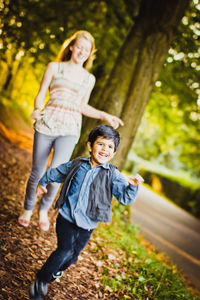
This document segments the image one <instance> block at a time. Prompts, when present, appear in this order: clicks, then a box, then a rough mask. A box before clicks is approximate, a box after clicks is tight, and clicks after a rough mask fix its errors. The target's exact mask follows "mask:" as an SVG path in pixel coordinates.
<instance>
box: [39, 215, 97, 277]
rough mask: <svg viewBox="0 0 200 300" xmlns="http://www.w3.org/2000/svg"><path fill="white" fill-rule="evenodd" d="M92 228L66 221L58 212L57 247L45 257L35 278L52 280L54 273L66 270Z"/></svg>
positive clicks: (75, 258) (73, 260)
mask: <svg viewBox="0 0 200 300" xmlns="http://www.w3.org/2000/svg"><path fill="white" fill-rule="evenodd" d="M92 232H93V229H92V230H86V229H83V228H80V227H78V226H76V225H75V224H73V223H70V222H68V221H67V220H66V219H64V218H63V217H62V216H61V215H60V214H59V215H58V217H57V222H56V233H57V239H58V245H57V249H56V250H55V251H54V252H52V254H51V255H50V256H49V258H48V259H47V261H46V263H45V264H44V265H43V267H42V268H41V270H40V271H39V272H38V273H37V278H38V279H39V280H40V281H43V282H45V283H50V282H52V281H53V280H54V276H53V275H54V274H56V273H57V272H59V271H64V270H66V269H67V268H68V267H69V266H70V265H71V264H73V263H75V262H76V261H77V259H78V256H79V254H80V252H81V250H82V249H83V248H84V247H85V246H86V244H87V242H88V241H89V239H90V237H91V234H92Z"/></svg>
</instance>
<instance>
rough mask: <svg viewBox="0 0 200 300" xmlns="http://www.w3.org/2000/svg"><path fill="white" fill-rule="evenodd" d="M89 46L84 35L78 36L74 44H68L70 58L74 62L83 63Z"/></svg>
mask: <svg viewBox="0 0 200 300" xmlns="http://www.w3.org/2000/svg"><path fill="white" fill-rule="evenodd" d="M91 47H92V45H91V42H90V41H88V40H86V39H85V38H84V37H79V38H78V39H77V40H76V42H75V43H74V45H72V46H70V50H71V51H72V54H71V59H70V60H72V61H73V62H74V63H76V64H79V65H83V64H84V62H85V61H86V60H87V59H88V57H89V55H90V52H91Z"/></svg>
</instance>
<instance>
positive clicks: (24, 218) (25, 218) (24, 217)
mask: <svg viewBox="0 0 200 300" xmlns="http://www.w3.org/2000/svg"><path fill="white" fill-rule="evenodd" d="M31 216H32V210H26V209H25V210H24V211H23V213H22V214H21V215H20V216H19V218H18V223H19V224H20V225H22V226H24V227H28V226H29V224H30V219H31Z"/></svg>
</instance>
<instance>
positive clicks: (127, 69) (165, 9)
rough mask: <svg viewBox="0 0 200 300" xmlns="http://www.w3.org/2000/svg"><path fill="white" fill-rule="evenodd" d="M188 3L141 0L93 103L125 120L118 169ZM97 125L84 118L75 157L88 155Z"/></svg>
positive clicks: (117, 155) (121, 129) (175, 0)
mask: <svg viewBox="0 0 200 300" xmlns="http://www.w3.org/2000/svg"><path fill="white" fill-rule="evenodd" d="M189 2H190V1H189V0H168V1H166V0H148V1H146V0H142V1H141V6H140V12H139V15H138V16H137V18H136V20H135V24H134V26H133V27H132V28H131V30H130V32H129V34H128V35H127V38H126V40H125V42H124V44H123V46H122V48H121V51H120V53H119V56H118V58H117V61H116V63H115V66H114V68H113V70H112V72H111V75H110V77H109V80H108V82H107V84H106V86H105V88H104V91H103V93H102V96H101V98H100V99H98V103H95V102H96V101H92V102H91V103H90V104H91V105H94V106H95V107H97V108H100V109H102V110H105V111H106V112H109V113H111V114H114V115H117V116H119V117H120V118H122V119H123V121H124V123H125V125H124V127H121V128H120V129H119V132H120V135H121V145H120V148H119V150H118V151H117V154H116V156H115V158H114V160H113V162H114V163H115V164H116V165H118V167H119V169H122V168H123V166H124V163H125V160H126V157H127V155H128V152H129V150H130V147H131V145H132V143H133V139H134V137H135V134H136V132H137V128H138V126H139V124H140V121H141V118H142V115H143V112H144V109H145V106H146V104H147V102H148V100H149V97H150V94H151V91H152V89H153V86H154V83H155V81H156V79H157V77H158V75H159V73H160V71H161V67H162V64H163V63H164V60H165V58H166V56H167V53H168V50H169V47H170V44H171V42H172V39H173V38H174V36H175V33H176V29H177V27H178V24H179V23H180V21H181V18H182V17H183V15H184V13H185V11H186V9H187V8H188V6H189ZM97 124H98V122H97V121H94V120H91V119H90V120H89V119H88V120H87V121H84V123H83V130H82V136H81V139H80V143H79V144H78V147H77V149H76V152H75V156H77V155H80V156H81V155H85V144H86V141H87V136H88V134H89V132H90V130H91V128H93V127H94V126H96V125H97Z"/></svg>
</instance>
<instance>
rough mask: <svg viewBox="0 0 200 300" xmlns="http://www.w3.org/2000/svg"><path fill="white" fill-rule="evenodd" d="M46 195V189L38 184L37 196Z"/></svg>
mask: <svg viewBox="0 0 200 300" xmlns="http://www.w3.org/2000/svg"><path fill="white" fill-rule="evenodd" d="M46 193H47V189H46V187H45V186H42V185H40V184H38V186H37V190H36V194H37V196H41V195H43V194H46Z"/></svg>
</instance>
